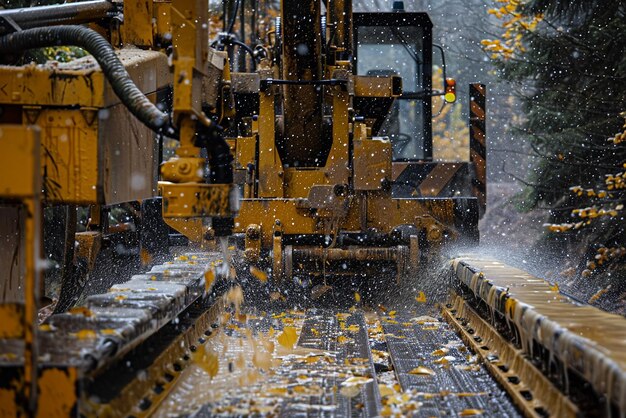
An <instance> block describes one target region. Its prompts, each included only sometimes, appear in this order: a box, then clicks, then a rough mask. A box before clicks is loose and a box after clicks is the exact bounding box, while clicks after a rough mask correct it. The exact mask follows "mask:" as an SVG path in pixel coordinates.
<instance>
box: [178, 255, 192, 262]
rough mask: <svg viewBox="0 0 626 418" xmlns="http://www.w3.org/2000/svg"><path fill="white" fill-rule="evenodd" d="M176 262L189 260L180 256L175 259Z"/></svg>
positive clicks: (184, 256)
mask: <svg viewBox="0 0 626 418" xmlns="http://www.w3.org/2000/svg"><path fill="white" fill-rule="evenodd" d="M177 260H178V261H187V260H189V257H187V256H186V255H181V256H179V257H178V258H177Z"/></svg>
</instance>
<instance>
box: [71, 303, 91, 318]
mask: <svg viewBox="0 0 626 418" xmlns="http://www.w3.org/2000/svg"><path fill="white" fill-rule="evenodd" d="M68 312H69V313H71V314H72V315H82V316H86V317H87V318H89V317H91V316H93V312H91V311H90V310H89V309H87V308H85V307H84V306H77V307H75V308H72V309H70V310H69V311H68Z"/></svg>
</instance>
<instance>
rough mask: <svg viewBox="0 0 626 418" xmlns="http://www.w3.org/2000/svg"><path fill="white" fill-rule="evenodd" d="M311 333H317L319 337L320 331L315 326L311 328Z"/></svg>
mask: <svg viewBox="0 0 626 418" xmlns="http://www.w3.org/2000/svg"><path fill="white" fill-rule="evenodd" d="M311 334H313V335H315V336H316V337H319V335H320V332H319V331H318V330H316V329H315V328H311Z"/></svg>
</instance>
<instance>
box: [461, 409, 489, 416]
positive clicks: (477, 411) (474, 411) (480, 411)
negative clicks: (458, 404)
mask: <svg viewBox="0 0 626 418" xmlns="http://www.w3.org/2000/svg"><path fill="white" fill-rule="evenodd" d="M483 412H485V411H484V410H483V409H464V410H462V411H461V412H460V413H459V416H461V417H469V416H472V415H482V414H483Z"/></svg>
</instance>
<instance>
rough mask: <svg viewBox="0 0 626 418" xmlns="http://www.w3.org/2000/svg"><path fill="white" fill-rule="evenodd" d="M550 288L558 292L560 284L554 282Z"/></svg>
mask: <svg viewBox="0 0 626 418" xmlns="http://www.w3.org/2000/svg"><path fill="white" fill-rule="evenodd" d="M550 290H552V291H553V292H558V291H559V284H558V283H554V284H553V285H551V286H550Z"/></svg>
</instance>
